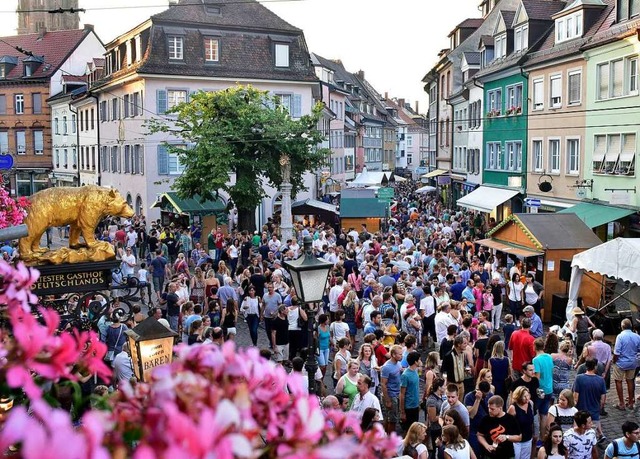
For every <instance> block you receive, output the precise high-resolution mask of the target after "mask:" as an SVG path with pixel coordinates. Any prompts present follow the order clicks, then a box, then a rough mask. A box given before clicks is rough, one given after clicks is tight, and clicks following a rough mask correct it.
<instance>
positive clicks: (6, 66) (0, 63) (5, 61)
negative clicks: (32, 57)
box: [0, 56, 18, 78]
mask: <svg viewBox="0 0 640 459" xmlns="http://www.w3.org/2000/svg"><path fill="white" fill-rule="evenodd" d="M16 65H18V58H16V57H13V56H2V57H0V78H7V75H9V73H10V72H11V71H12V70H13V68H14V67H15V66H16Z"/></svg>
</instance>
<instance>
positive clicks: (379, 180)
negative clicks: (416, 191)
mask: <svg viewBox="0 0 640 459" xmlns="http://www.w3.org/2000/svg"><path fill="white" fill-rule="evenodd" d="M398 178H400V179H402V177H398V176H397V175H394V174H392V173H391V172H378V171H371V172H369V171H363V172H360V173H359V174H358V176H357V177H356V178H355V179H354V180H353V181H351V182H349V184H348V185H349V186H351V187H356V186H367V185H386V184H388V183H389V182H391V183H393V182H395V181H396V180H397V179H398ZM402 180H404V179H402Z"/></svg>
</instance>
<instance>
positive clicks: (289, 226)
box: [280, 183, 293, 244]
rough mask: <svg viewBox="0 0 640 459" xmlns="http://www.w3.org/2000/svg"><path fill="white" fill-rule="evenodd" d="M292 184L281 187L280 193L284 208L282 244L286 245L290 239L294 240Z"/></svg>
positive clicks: (282, 209) (281, 226)
mask: <svg viewBox="0 0 640 459" xmlns="http://www.w3.org/2000/svg"><path fill="white" fill-rule="evenodd" d="M292 188H293V186H292V185H291V184H290V183H283V184H282V185H280V193H282V201H281V203H282V206H281V208H280V231H281V233H282V241H281V242H282V243H283V244H284V243H286V242H287V240H288V239H291V238H293V220H292V218H291V189H292Z"/></svg>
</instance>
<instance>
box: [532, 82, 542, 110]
mask: <svg viewBox="0 0 640 459" xmlns="http://www.w3.org/2000/svg"><path fill="white" fill-rule="evenodd" d="M543 90H544V86H543V82H542V81H534V82H533V107H534V108H539V107H543V106H544V91H543Z"/></svg>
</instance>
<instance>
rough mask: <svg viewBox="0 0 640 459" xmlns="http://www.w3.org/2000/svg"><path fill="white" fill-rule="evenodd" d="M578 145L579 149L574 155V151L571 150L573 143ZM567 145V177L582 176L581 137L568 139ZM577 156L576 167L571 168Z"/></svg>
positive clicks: (566, 139)
mask: <svg viewBox="0 0 640 459" xmlns="http://www.w3.org/2000/svg"><path fill="white" fill-rule="evenodd" d="M574 142H575V143H576V144H577V147H576V150H575V152H573V153H572V149H571V148H570V146H569V145H570V144H571V143H574ZM565 143H566V147H567V150H566V151H567V154H566V158H567V164H566V167H567V169H566V171H567V172H566V175H580V137H566V138H565ZM574 156H575V164H574V167H573V168H572V167H571V163H572V157H574Z"/></svg>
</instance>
